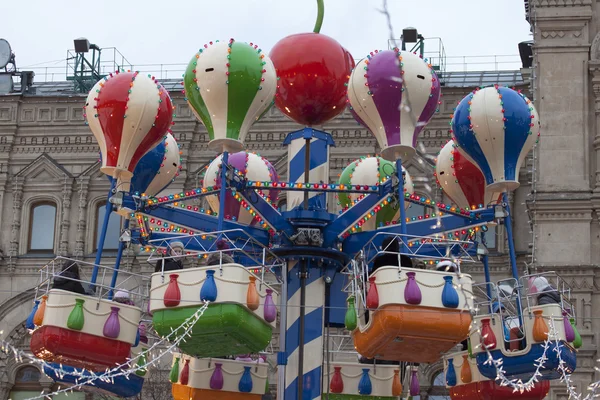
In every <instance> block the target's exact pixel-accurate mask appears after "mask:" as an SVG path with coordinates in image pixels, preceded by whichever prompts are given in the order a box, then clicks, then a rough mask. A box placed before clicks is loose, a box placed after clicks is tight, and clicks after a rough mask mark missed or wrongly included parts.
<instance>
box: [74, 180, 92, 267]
mask: <svg viewBox="0 0 600 400" xmlns="http://www.w3.org/2000/svg"><path fill="white" fill-rule="evenodd" d="M89 186H90V177H89V176H86V177H82V178H81V179H80V180H79V188H78V193H79V204H78V208H79V213H78V217H77V239H76V241H75V254H74V255H75V258H77V259H82V258H83V255H84V247H85V232H86V231H85V228H86V222H87V221H86V214H87V206H88V191H89Z"/></svg>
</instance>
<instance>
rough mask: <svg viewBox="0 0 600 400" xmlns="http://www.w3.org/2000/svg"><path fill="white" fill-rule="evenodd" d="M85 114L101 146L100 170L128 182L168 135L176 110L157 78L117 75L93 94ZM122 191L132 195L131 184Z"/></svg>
mask: <svg viewBox="0 0 600 400" xmlns="http://www.w3.org/2000/svg"><path fill="white" fill-rule="evenodd" d="M85 113H86V114H85V116H86V118H87V123H88V124H89V126H90V129H91V130H92V133H93V134H94V136H95V137H96V140H97V141H98V144H99V145H100V153H101V154H102V167H101V168H100V170H101V171H102V172H104V173H105V174H107V175H109V176H112V177H113V178H115V179H122V180H123V181H124V182H128V181H129V180H130V179H131V176H132V175H133V171H134V169H135V166H136V165H137V163H138V161H139V160H140V159H141V158H142V157H143V156H144V154H146V153H147V152H149V151H150V150H152V149H153V148H154V147H155V146H156V145H157V144H158V143H160V141H161V140H163V138H164V136H165V134H166V133H167V132H168V131H169V127H170V125H171V124H172V116H173V106H172V104H171V98H170V97H169V92H168V91H167V90H166V89H165V88H163V87H162V85H161V84H160V83H158V82H157V81H156V80H155V79H154V77H151V76H150V75H148V76H146V75H140V74H139V73H138V72H115V73H114V74H110V75H109V76H107V77H105V78H103V79H101V80H100V81H98V82H97V83H96V85H95V86H94V87H93V89H92V90H91V91H90V93H89V95H88V98H87V100H86V104H85ZM169 132H170V131H169ZM119 189H120V190H123V191H129V187H128V184H127V183H126V184H124V185H123V186H122V187H120V188H119Z"/></svg>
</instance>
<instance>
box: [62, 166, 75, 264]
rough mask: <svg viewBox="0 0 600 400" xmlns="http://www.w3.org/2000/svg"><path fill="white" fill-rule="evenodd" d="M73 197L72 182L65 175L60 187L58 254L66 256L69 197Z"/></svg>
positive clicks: (67, 250) (67, 248)
mask: <svg viewBox="0 0 600 400" xmlns="http://www.w3.org/2000/svg"><path fill="white" fill-rule="evenodd" d="M72 195H73V180H72V179H70V178H69V177H67V176H66V175H65V180H64V182H63V187H62V215H61V222H60V245H59V249H58V254H59V255H61V256H65V257H66V256H68V255H69V254H68V253H69V227H70V226H71V221H70V219H69V217H70V216H71V196H72Z"/></svg>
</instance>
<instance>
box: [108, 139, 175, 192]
mask: <svg viewBox="0 0 600 400" xmlns="http://www.w3.org/2000/svg"><path fill="white" fill-rule="evenodd" d="M180 169H181V156H180V154H179V145H178V144H177V141H176V140H175V138H174V137H173V135H171V134H170V133H167V135H166V136H165V139H164V140H163V141H162V142H161V143H159V145H158V146H156V147H155V148H154V149H152V150H150V151H149V152H148V153H147V154H146V155H145V156H144V157H142V159H141V160H140V162H139V163H138V164H137V166H136V167H135V170H134V171H133V178H131V189H130V190H131V192H134V193H138V194H146V195H148V196H149V197H152V196H156V195H157V194H158V193H160V192H162V191H163V190H165V189H166V188H167V186H169V185H170V184H171V182H173V181H174V180H175V178H176V177H177V176H179V170H180ZM120 185H121V182H119V183H117V187H119V186H120Z"/></svg>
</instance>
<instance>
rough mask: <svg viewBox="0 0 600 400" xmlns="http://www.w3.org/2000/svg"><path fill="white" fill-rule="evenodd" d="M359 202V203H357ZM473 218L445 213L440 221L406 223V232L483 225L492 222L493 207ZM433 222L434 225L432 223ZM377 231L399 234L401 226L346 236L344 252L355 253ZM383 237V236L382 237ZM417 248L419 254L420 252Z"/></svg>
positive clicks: (413, 233)
mask: <svg viewBox="0 0 600 400" xmlns="http://www.w3.org/2000/svg"><path fill="white" fill-rule="evenodd" d="M359 204H360V203H359ZM472 215H474V217H473V218H468V217H463V216H458V215H445V216H443V217H440V223H439V224H435V221H436V220H435V219H433V218H430V219H425V220H421V221H415V222H411V223H408V224H407V228H408V232H409V234H410V236H416V237H415V239H418V237H424V236H431V235H435V234H441V233H444V232H450V231H455V230H457V229H461V230H462V229H468V228H472V227H475V226H480V225H484V224H486V223H489V222H492V221H493V220H494V218H495V213H494V209H484V210H480V211H476V212H473V213H472ZM434 224H435V225H434ZM377 233H388V234H397V235H401V234H402V231H401V226H400V225H392V226H387V227H385V228H379V229H377V230H376V231H369V232H359V233H355V234H352V235H350V236H348V237H347V238H346V239H345V240H344V252H347V253H352V254H354V253H356V252H357V251H360V249H362V248H363V247H364V246H365V243H367V242H368V241H369V240H371V239H372V238H373V236H374V235H375V234H377ZM382 239H383V238H382ZM421 250H422V249H420V250H419V254H420V253H421Z"/></svg>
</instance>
